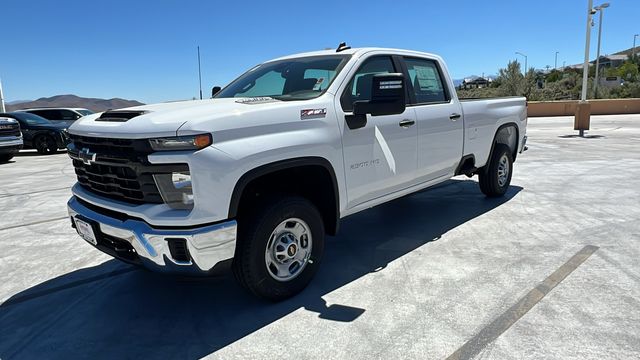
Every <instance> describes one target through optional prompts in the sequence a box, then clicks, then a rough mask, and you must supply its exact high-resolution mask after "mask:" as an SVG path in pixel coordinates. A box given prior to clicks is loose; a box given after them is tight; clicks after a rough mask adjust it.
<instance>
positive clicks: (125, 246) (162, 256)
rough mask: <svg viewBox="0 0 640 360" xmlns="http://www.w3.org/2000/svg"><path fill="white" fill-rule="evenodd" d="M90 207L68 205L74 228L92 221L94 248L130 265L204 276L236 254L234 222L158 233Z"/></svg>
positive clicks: (72, 202)
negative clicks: (77, 222) (95, 240)
mask: <svg viewBox="0 0 640 360" xmlns="http://www.w3.org/2000/svg"><path fill="white" fill-rule="evenodd" d="M91 207H92V208H89V206H87V205H86V203H83V202H82V201H80V200H79V199H78V198H77V197H76V196H73V197H72V198H71V199H70V200H69V202H68V203H67V208H68V211H69V216H70V217H71V221H72V225H73V226H74V227H76V226H75V219H76V218H80V219H81V220H83V221H89V222H90V223H91V224H92V225H93V227H94V233H95V235H96V239H97V244H96V245H93V244H92V245H93V246H95V247H96V248H98V249H99V250H101V251H103V252H105V253H107V254H109V255H111V256H113V257H116V258H119V259H121V260H123V261H126V262H129V263H136V264H138V263H139V264H142V265H144V266H146V267H148V268H150V269H151V270H157V271H163V272H170V273H180V274H192V275H198V274H201V275H205V274H207V273H209V272H210V270H212V269H213V267H214V266H215V265H216V264H218V263H220V262H222V261H224V260H228V259H231V258H233V256H234V253H235V247H236V232H237V224H236V222H235V221H234V220H230V221H226V222H223V223H218V224H214V225H206V226H202V227H195V228H187V229H181V228H179V227H175V228H173V227H162V228H161V229H158V228H153V227H152V226H150V225H149V224H147V223H146V222H144V221H142V220H137V219H133V218H115V217H111V216H108V215H106V214H103V213H101V212H99V210H98V209H95V208H93V206H91ZM176 243H179V244H180V245H179V246H176V245H175V244H176Z"/></svg>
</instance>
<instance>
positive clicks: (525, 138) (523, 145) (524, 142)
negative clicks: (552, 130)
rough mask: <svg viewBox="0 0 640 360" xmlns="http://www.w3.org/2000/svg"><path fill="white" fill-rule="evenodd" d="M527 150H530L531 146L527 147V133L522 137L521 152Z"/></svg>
mask: <svg viewBox="0 0 640 360" xmlns="http://www.w3.org/2000/svg"><path fill="white" fill-rule="evenodd" d="M527 150H529V148H528V147H527V135H525V136H524V137H523V138H522V144H521V145H520V153H523V152H525V151H527Z"/></svg>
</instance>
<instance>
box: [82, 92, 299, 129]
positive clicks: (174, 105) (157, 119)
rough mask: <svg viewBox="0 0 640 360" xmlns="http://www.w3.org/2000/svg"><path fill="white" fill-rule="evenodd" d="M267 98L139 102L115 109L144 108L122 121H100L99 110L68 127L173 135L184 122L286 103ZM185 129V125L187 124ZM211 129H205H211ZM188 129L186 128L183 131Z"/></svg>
mask: <svg viewBox="0 0 640 360" xmlns="http://www.w3.org/2000/svg"><path fill="white" fill-rule="evenodd" d="M288 103H292V102H287V101H280V100H275V99H271V98H225V99H207V100H191V101H180V102H170V103H161V104H153V105H141V106H135V107H130V108H126V109H119V110H118V111H144V113H143V114H142V115H139V116H136V117H133V118H131V119H129V120H128V121H125V122H117V121H100V120H99V118H100V116H101V115H102V113H98V114H92V115H88V116H84V117H82V118H80V119H79V120H77V121H76V122H74V123H73V125H71V127H70V128H69V132H70V133H72V134H76V135H84V136H95V137H116V138H128V139H137V138H150V137H163V136H176V135H177V134H178V130H179V129H180V128H181V127H182V126H183V125H185V124H187V123H202V122H211V121H215V120H216V119H220V118H229V117H232V118H236V119H237V118H238V117H240V118H244V117H243V116H242V115H246V113H248V112H253V111H260V110H263V109H265V108H274V107H275V108H279V107H283V106H284V107H287V106H290V105H289V104H288ZM187 128H189V127H187ZM213 130H214V129H209V131H213ZM188 132H190V131H189V130H187V133H188Z"/></svg>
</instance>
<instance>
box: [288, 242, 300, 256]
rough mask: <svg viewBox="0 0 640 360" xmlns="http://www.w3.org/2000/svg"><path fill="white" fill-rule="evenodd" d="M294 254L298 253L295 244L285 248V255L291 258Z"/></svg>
mask: <svg viewBox="0 0 640 360" xmlns="http://www.w3.org/2000/svg"><path fill="white" fill-rule="evenodd" d="M296 252H298V247H297V246H296V245H295V244H291V245H289V247H288V248H287V255H289V256H290V257H293V256H294V255H295V254H296Z"/></svg>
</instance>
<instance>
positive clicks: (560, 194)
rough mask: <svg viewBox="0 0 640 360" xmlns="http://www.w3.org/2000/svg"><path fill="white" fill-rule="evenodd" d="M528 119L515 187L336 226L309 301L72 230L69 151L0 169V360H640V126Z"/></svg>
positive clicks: (455, 191) (454, 186)
mask: <svg viewBox="0 0 640 360" xmlns="http://www.w3.org/2000/svg"><path fill="white" fill-rule="evenodd" d="M572 121H573V119H572V118H568V117H559V118H534V119H530V122H529V130H528V134H529V143H528V145H529V151H527V152H526V153H524V154H522V155H521V156H519V157H518V159H517V161H516V163H515V172H514V176H513V180H512V187H511V189H510V190H509V191H508V193H507V196H506V197H504V198H502V199H487V198H485V197H484V196H483V195H482V194H481V193H480V191H479V189H478V187H477V183H476V180H475V179H467V178H466V177H458V178H455V179H453V180H451V181H449V182H447V183H445V184H443V185H440V186H438V187H437V188H435V189H431V190H428V191H423V192H420V193H417V194H414V195H411V196H407V197H404V198H402V199H399V200H396V201H393V202H390V203H387V204H384V205H382V206H379V207H376V208H373V209H369V210H367V211H363V212H361V213H358V214H356V215H353V216H350V217H348V218H346V219H344V220H343V222H342V228H341V231H340V234H339V235H338V236H336V237H331V238H328V242H327V246H326V252H325V258H324V261H323V265H322V267H321V269H320V271H319V273H318V275H317V277H316V278H315V280H314V281H313V282H312V284H311V286H310V287H309V288H307V290H305V291H304V292H303V293H302V294H300V295H298V296H296V297H294V298H292V299H290V300H287V301H285V302H282V303H275V304H274V303H267V302H263V301H260V300H257V299H255V298H253V297H252V296H250V295H249V294H247V293H245V292H244V291H243V290H242V289H241V288H240V287H239V286H238V285H236V283H235V282H234V280H233V277H232V275H231V274H230V271H228V270H227V271H221V272H220V273H219V274H217V275H216V276H215V277H212V278H207V279H190V278H178V277H167V276H162V275H158V274H154V273H150V272H148V271H146V270H142V269H138V268H135V267H132V266H129V265H126V264H123V263H120V262H118V261H116V260H113V259H111V258H110V257H108V256H106V255H104V254H102V253H100V252H99V251H98V250H95V249H94V248H92V247H91V246H90V245H89V244H87V243H85V242H84V240H81V239H80V238H79V237H78V236H77V235H76V234H75V231H74V230H73V229H72V228H71V226H70V222H69V219H68V218H67V216H66V201H67V199H68V198H69V196H70V186H71V185H72V184H73V183H74V182H75V176H74V172H73V168H72V166H71V163H70V160H69V158H68V157H67V155H66V154H64V153H62V152H61V153H59V154H56V155H51V156H37V155H36V154H35V153H34V152H31V151H23V152H22V153H21V154H20V156H17V157H16V158H14V160H13V161H12V162H11V163H8V164H3V165H0V176H1V179H2V185H3V186H2V188H1V189H0V209H1V215H0V274H2V275H1V281H0V359H3V360H7V359H17V358H65V359H68V358H78V357H79V358H103V357H104V358H162V359H171V358H200V357H205V356H211V357H212V358H222V359H230V358H239V359H240V358H241V359H245V358H277V357H283V358H331V359H334V358H335V359H345V358H354V359H355V358H358V359H359V358H366V359H369V358H380V359H388V358H429V359H431V358H433V359H440V358H447V357H449V356H451V357H452V358H474V357H475V358H491V359H512V358H529V359H538V358H580V359H583V358H592V359H601V358H620V359H629V358H638V357H640V300H639V299H640V286H639V285H640V267H639V266H638V259H639V258H640V249H639V246H638V241H639V240H640V190H639V188H640V115H617V116H595V117H592V126H591V127H592V130H591V131H589V132H588V133H587V137H586V138H579V137H577V136H575V135H576V133H577V132H576V131H573V128H572Z"/></svg>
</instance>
